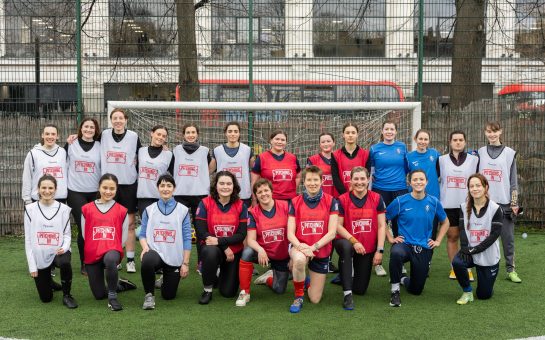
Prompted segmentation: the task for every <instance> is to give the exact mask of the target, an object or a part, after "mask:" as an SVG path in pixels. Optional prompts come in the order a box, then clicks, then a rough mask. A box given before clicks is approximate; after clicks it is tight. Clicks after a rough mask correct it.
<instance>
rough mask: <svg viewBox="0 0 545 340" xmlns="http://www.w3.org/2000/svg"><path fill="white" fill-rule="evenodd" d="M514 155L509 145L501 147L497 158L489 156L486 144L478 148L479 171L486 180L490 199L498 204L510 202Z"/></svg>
mask: <svg viewBox="0 0 545 340" xmlns="http://www.w3.org/2000/svg"><path fill="white" fill-rule="evenodd" d="M515 155H516V152H515V150H513V149H511V148H509V147H505V148H503V150H502V152H501V153H500V155H499V156H498V157H497V158H492V157H490V155H489V154H488V151H487V147H486V146H483V147H482V148H480V149H479V158H480V162H479V173H481V174H482V175H483V176H484V177H486V179H487V180H488V194H489V195H490V199H491V200H494V201H495V202H498V203H500V204H509V203H511V183H510V179H511V165H512V164H513V162H514V161H515Z"/></svg>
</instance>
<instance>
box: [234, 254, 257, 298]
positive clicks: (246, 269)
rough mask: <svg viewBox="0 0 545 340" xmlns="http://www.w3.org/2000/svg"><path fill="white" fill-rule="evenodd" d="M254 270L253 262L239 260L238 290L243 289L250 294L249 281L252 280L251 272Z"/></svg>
mask: <svg viewBox="0 0 545 340" xmlns="http://www.w3.org/2000/svg"><path fill="white" fill-rule="evenodd" d="M253 272H254V264H253V263H252V262H246V261H244V260H240V263H239V265H238V280H239V282H240V283H239V285H240V290H244V291H245V292H246V293H247V294H250V282H251V281H252V274H253Z"/></svg>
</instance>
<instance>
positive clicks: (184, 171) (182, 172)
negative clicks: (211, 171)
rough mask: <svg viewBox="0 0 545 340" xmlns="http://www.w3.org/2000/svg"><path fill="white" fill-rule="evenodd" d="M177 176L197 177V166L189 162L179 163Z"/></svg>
mask: <svg viewBox="0 0 545 340" xmlns="http://www.w3.org/2000/svg"><path fill="white" fill-rule="evenodd" d="M178 176H187V177H198V176H199V166H198V165H190V164H180V166H179V167H178Z"/></svg>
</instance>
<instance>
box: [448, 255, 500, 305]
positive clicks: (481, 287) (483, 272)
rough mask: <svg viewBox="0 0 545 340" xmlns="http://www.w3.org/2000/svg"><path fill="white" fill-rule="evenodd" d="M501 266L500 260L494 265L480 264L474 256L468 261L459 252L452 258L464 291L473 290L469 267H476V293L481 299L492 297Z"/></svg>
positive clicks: (457, 277)
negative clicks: (477, 263)
mask: <svg viewBox="0 0 545 340" xmlns="http://www.w3.org/2000/svg"><path fill="white" fill-rule="evenodd" d="M499 266H500V263H499V262H498V263H496V264H495V265H493V266H479V265H476V264H475V263H473V258H471V259H470V261H469V262H466V261H464V260H462V258H461V257H460V256H459V255H458V254H456V256H455V257H454V259H453V260H452V268H453V269H454V272H455V273H456V280H458V283H459V284H460V287H462V289H463V290H464V292H468V291H471V283H470V281H469V275H468V273H467V269H468V268H473V267H475V269H476V270H477V291H476V295H477V298H478V299H481V300H486V299H490V298H491V297H492V294H493V292H494V283H495V282H496V278H497V277H498V268H499Z"/></svg>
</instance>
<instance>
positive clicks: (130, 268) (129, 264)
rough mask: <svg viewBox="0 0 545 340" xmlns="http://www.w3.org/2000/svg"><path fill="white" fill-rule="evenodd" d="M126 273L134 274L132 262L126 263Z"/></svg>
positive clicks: (134, 268)
mask: <svg viewBox="0 0 545 340" xmlns="http://www.w3.org/2000/svg"><path fill="white" fill-rule="evenodd" d="M127 273H136V263H134V261H129V262H127Z"/></svg>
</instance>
